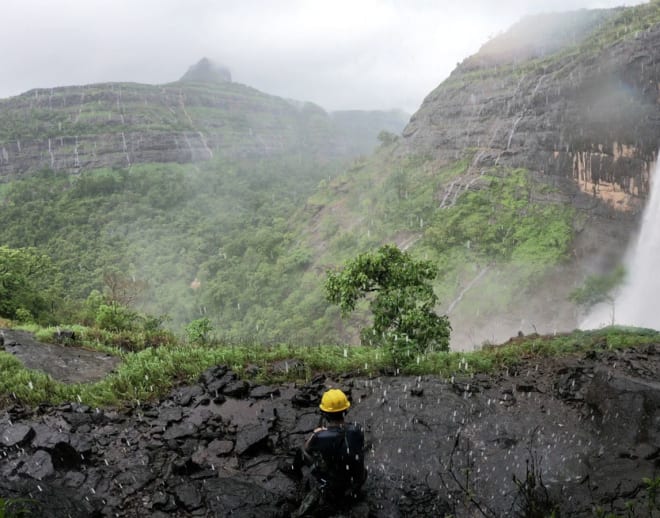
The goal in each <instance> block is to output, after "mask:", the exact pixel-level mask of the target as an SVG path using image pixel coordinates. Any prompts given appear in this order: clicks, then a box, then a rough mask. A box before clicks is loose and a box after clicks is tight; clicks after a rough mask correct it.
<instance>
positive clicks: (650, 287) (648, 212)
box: [580, 160, 660, 329]
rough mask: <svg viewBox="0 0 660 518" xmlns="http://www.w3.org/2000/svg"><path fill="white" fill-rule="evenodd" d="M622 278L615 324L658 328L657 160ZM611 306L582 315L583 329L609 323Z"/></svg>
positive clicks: (659, 240)
mask: <svg viewBox="0 0 660 518" xmlns="http://www.w3.org/2000/svg"><path fill="white" fill-rule="evenodd" d="M625 268H626V281H625V283H624V285H623V286H622V287H621V289H620V290H619V294H618V295H617V296H616V298H615V300H614V306H613V308H614V310H615V313H614V315H615V320H614V323H615V324H618V325H631V326H639V327H650V328H653V329H660V309H659V307H660V305H659V304H658V299H659V298H660V160H658V163H657V164H656V167H655V171H654V172H653V175H652V177H651V195H650V196H649V199H648V201H647V203H646V208H645V209H644V215H643V217H642V225H641V228H640V231H639V235H638V236H637V239H636V240H635V241H634V242H633V243H632V245H631V248H630V250H629V252H628V254H627V259H626V267H625ZM611 310H612V308H603V307H597V308H594V311H593V312H592V313H591V314H590V315H589V316H588V317H587V318H586V319H585V321H584V322H583V323H582V325H581V326H580V327H582V328H583V329H588V328H595V327H601V326H604V325H609V324H611V323H612V313H611Z"/></svg>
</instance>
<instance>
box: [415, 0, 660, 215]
mask: <svg viewBox="0 0 660 518" xmlns="http://www.w3.org/2000/svg"><path fill="white" fill-rule="evenodd" d="M653 9H657V7H652V6H644V7H642V8H639V9H637V10H636V11H634V14H631V13H633V11H632V10H627V11H626V10H621V9H613V10H605V11H580V12H573V13H564V14H553V15H546V16H537V17H531V18H528V19H526V20H523V21H522V22H520V23H519V24H518V25H517V26H514V27H513V28H512V29H511V31H509V33H507V34H505V35H503V36H500V37H498V38H495V39H493V40H492V41H491V42H489V43H488V44H486V45H484V47H483V48H482V49H481V50H480V52H479V53H477V54H476V55H475V56H472V57H470V58H468V59H466V60H465V61H464V62H463V63H461V64H460V65H459V66H458V67H457V68H456V69H455V70H454V72H453V73H452V74H451V76H450V77H449V78H448V79H447V80H446V81H445V82H443V83H442V84H441V85H440V86H439V87H438V88H436V89H435V90H434V91H433V92H431V94H429V95H428V96H427V98H426V99H425V100H424V103H423V104H422V106H421V108H420V109H419V111H418V112H417V113H416V114H415V115H413V117H412V119H411V122H410V124H409V125H408V126H407V127H406V129H405V130H404V133H403V135H404V137H405V141H406V143H407V146H408V148H409V149H411V150H414V151H415V152H417V153H422V154H424V153H427V154H431V155H432V156H435V157H437V158H441V159H443V160H453V159H457V158H459V157H462V156H463V154H464V152H465V150H466V149H471V150H474V151H475V155H474V161H473V169H474V170H475V172H478V170H479V168H480V166H482V167H483V166H489V165H493V164H502V165H508V166H511V167H525V168H528V169H530V170H532V171H535V172H538V173H540V174H541V175H543V176H545V177H546V181H547V182H549V183H553V185H554V184H558V185H559V186H560V187H563V188H564V189H565V190H566V193H567V194H570V192H571V190H573V191H582V192H584V193H587V194H589V195H591V196H594V197H595V198H597V199H599V200H602V201H604V202H605V203H606V204H607V205H609V206H610V207H611V208H612V209H613V210H620V211H636V210H638V209H639V207H640V199H641V200H643V199H644V198H645V197H646V196H647V194H648V192H649V175H650V173H651V164H652V163H654V162H655V160H656V155H657V152H658V141H657V135H658V134H659V133H660V106H659V104H658V89H659V86H658V85H660V63H658V61H657V59H656V56H657V54H658V49H660V26H658V25H652V26H651V27H645V28H643V29H639V30H636V29H634V28H631V23H632V22H630V21H629V22H627V23H624V21H623V20H624V18H622V17H625V16H629V17H630V16H633V17H634V16H638V17H644V16H650V15H651V14H652V12H651V11H652V10H653ZM628 31H629V32H628Z"/></svg>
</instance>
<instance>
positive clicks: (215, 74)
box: [181, 58, 231, 83]
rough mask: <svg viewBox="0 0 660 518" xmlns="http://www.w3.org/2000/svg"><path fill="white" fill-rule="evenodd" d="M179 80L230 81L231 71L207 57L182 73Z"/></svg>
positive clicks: (200, 81)
mask: <svg viewBox="0 0 660 518" xmlns="http://www.w3.org/2000/svg"><path fill="white" fill-rule="evenodd" d="M181 81H189V82H195V83H231V72H230V71H229V69H228V68H227V67H225V66H224V65H220V64H217V63H214V62H213V61H211V60H210V59H208V58H202V59H200V60H199V61H198V62H197V63H196V64H194V65H193V66H191V67H190V68H189V69H188V71H187V72H186V73H185V74H183V77H182V78H181Z"/></svg>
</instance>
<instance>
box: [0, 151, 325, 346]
mask: <svg viewBox="0 0 660 518" xmlns="http://www.w3.org/2000/svg"><path fill="white" fill-rule="evenodd" d="M332 174H333V168H332V167H331V166H326V167H323V166H319V165H318V164H317V163H314V164H310V163H307V162H305V161H303V160H302V159H291V160H286V159H282V160H280V161H277V160H268V161H258V160H256V161H252V162H250V161H247V160H244V161H241V162H240V163H237V162H221V161H215V162H211V163H205V164H203V165H200V166H198V167H185V166H180V165H177V164H166V165H143V166H135V167H133V168H131V169H130V170H98V171H94V172H91V173H86V174H83V175H82V176H80V177H70V176H62V175H56V174H54V173H52V172H48V171H45V172H43V173H41V174H39V175H37V176H35V177H33V178H29V179H26V180H23V181H20V182H14V183H12V184H11V185H9V186H8V187H7V188H6V189H5V191H4V193H3V196H2V207H3V208H2V211H0V226H1V227H2V228H1V230H0V235H1V239H2V242H3V243H5V244H6V245H7V246H9V247H12V248H21V247H26V246H33V247H35V248H36V249H38V250H40V251H41V252H42V253H45V254H46V255H48V256H49V257H50V258H51V260H52V262H53V265H54V266H55V267H56V268H55V269H56V270H57V271H59V272H61V274H62V275H61V276H57V282H58V284H57V285H58V286H60V287H61V289H60V291H59V292H58V294H57V296H53V297H51V300H50V301H51V302H52V303H53V304H54V305H55V309H56V311H55V312H54V314H51V315H50V316H47V315H44V316H43V318H41V319H38V321H42V322H48V321H49V320H50V321H53V322H63V321H64V322H75V321H79V320H80V312H81V311H82V310H83V309H84V308H82V307H81V305H82V302H83V301H84V300H85V299H86V298H87V297H88V296H89V295H90V294H91V293H92V291H93V290H98V291H105V292H106V294H107V293H108V292H109V291H111V286H110V284H111V283H110V282H109V280H108V279H109V278H111V277H112V275H111V274H112V273H113V272H115V273H116V272H121V273H122V274H123V275H124V276H125V277H126V278H128V279H130V280H132V282H133V286H132V289H134V290H135V291H140V293H139V296H137V297H135V300H134V301H133V303H134V305H135V306H136V307H138V308H140V309H143V310H145V311H147V312H149V313H152V314H154V315H165V314H167V315H170V316H171V317H172V318H173V319H174V324H177V325H178V324H181V323H186V322H188V321H190V320H192V319H194V318H198V317H201V316H207V315H208V316H209V317H210V318H212V319H213V320H214V321H216V322H217V321H222V322H225V323H228V325H227V326H226V327H223V330H224V331H225V332H226V333H227V335H232V325H234V326H243V327H242V330H244V329H246V328H247V329H250V327H249V326H250V325H252V326H253V328H256V326H258V324H259V318H260V317H259V316H258V315H259V312H260V308H263V309H264V310H265V309H267V308H269V307H276V306H277V304H278V302H279V301H281V300H282V298H284V297H285V296H286V295H287V293H288V291H289V290H291V289H292V285H294V284H295V281H294V279H296V278H297V277H298V276H300V272H301V270H302V269H304V267H305V266H306V265H307V263H308V262H309V259H310V252H309V251H308V250H307V249H306V248H305V246H304V245H303V244H301V243H299V242H297V240H294V236H293V235H292V234H291V229H292V223H291V221H290V219H291V216H292V214H293V213H294V211H295V209H296V208H297V207H298V206H299V205H300V204H301V203H303V202H304V200H305V198H306V196H307V195H308V193H309V192H310V191H311V189H312V188H313V187H314V186H315V184H316V183H317V182H318V181H319V179H320V178H323V177H327V176H328V175H332ZM196 278H197V279H198V281H199V284H195V283H193V281H194V280H195V279H196ZM51 279H52V280H53V283H54V285H55V280H56V278H55V277H51ZM191 283H192V284H191ZM145 285H146V286H145ZM191 286H192V287H191ZM138 288H139V289H138ZM126 289H128V290H130V289H131V283H128V286H127V287H126ZM120 302H124V301H120ZM28 309H30V308H28ZM5 316H9V317H14V316H15V315H10V314H6V315H5ZM35 317H37V315H35ZM255 330H256V329H255ZM238 334H239V332H238V331H236V333H235V334H234V335H232V336H236V335H238Z"/></svg>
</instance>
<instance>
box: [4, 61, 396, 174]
mask: <svg viewBox="0 0 660 518" xmlns="http://www.w3.org/2000/svg"><path fill="white" fill-rule="evenodd" d="M195 70H197V69H195ZM187 76H188V74H187ZM0 113H2V115H3V116H2V117H1V118H0V178H4V179H11V178H15V177H19V176H21V175H25V174H30V173H31V172H34V171H37V170H40V169H53V170H55V171H66V172H68V173H79V172H81V171H83V170H87V169H95V168H99V167H126V166H129V165H131V164H134V163H144V162H179V163H186V162H195V161H200V160H207V159H209V158H211V157H212V156H214V155H219V156H226V157H228V158H241V157H267V156H277V155H286V154H297V153H304V154H305V155H306V156H312V157H316V158H319V159H329V158H342V157H349V156H354V155H357V154H360V153H367V152H369V151H370V150H371V148H373V147H374V146H375V144H376V136H377V134H378V132H379V131H380V130H381V129H383V127H382V126H381V124H382V118H383V114H382V113H380V114H378V116H370V117H368V118H369V120H370V121H371V123H370V125H369V126H368V128H367V129H366V130H365V131H366V132H365V131H363V132H362V135H361V137H362V138H361V139H356V138H355V135H354V133H351V132H350V131H347V129H346V128H345V127H344V126H342V125H341V124H340V123H337V122H335V121H334V120H333V117H332V116H331V115H330V114H328V113H326V112H325V111H324V110H323V109H321V108H320V107H318V106H315V105H313V104H311V103H295V102H291V101H287V100H285V99H282V98H279V97H274V96H270V95H267V94H264V93H262V92H259V91H257V90H255V89H253V88H250V87H247V86H244V85H241V84H237V83H231V82H228V81H227V82H222V81H201V80H199V79H197V80H194V81H193V79H191V78H190V77H184V80H182V81H181V82H179V83H173V84H169V85H164V86H149V85H141V84H119V83H109V84H97V85H88V86H74V87H64V88H53V89H39V90H32V91H30V92H27V93H25V94H23V95H20V96H17V97H13V98H10V99H5V100H0ZM394 115H396V117H394ZM388 117H389V118H390V119H392V121H394V122H393V123H394V124H396V125H398V128H399V130H400V129H401V128H403V125H404V124H405V122H406V119H404V118H402V117H401V116H400V115H399V114H396V113H395V114H392V115H391V117H390V116H389V115H388ZM393 117H394V118H393ZM388 120H389V119H388Z"/></svg>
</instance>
